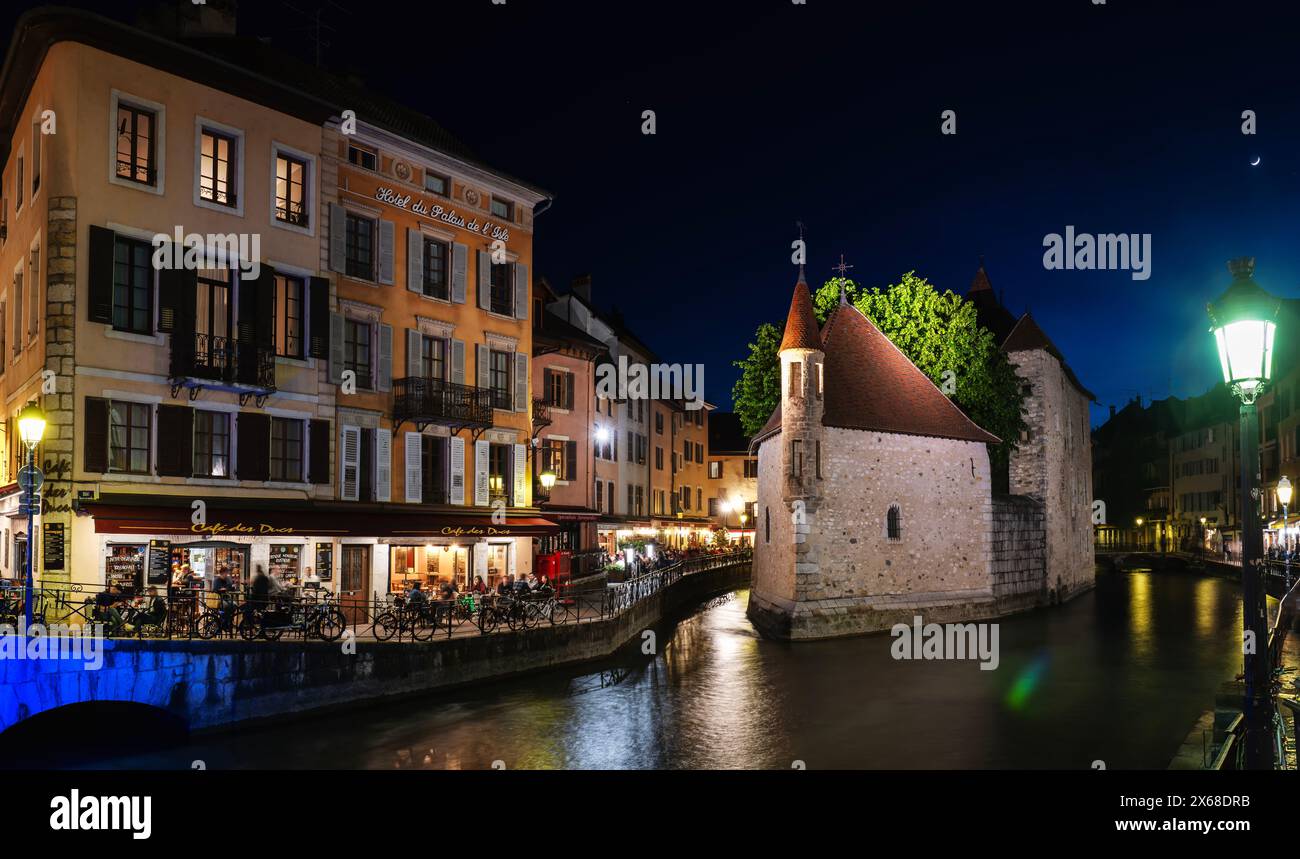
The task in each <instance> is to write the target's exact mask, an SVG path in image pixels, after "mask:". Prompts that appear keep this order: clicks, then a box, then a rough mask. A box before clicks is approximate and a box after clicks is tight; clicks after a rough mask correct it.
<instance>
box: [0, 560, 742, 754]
mask: <svg viewBox="0 0 1300 859" xmlns="http://www.w3.org/2000/svg"><path fill="white" fill-rule="evenodd" d="M750 575H751V571H750V567H749V565H748V564H736V565H734V566H730V567H721V568H718V569H714V570H707V571H704V572H700V573H694V574H692V575H689V576H686V577H685V578H683V579H680V580H679V581H677V582H676V583H674V584H673V585H671V586H670V587H668V588H666V589H665V590H663V591H660V592H659V593H657V594H654V595H652V596H650V597H647V598H645V599H643V600H641V601H640V602H638V603H637V604H636V605H635V606H633V607H632V608H631V609H629V610H628V611H626V612H624V613H623V614H621V615H619V616H618V617H616V618H611V619H609V620H605V621H595V622H591V623H577V624H568V625H561V626H546V627H538V628H535V629H529V630H521V631H518V632H502V633H496V634H493V635H468V636H463V637H457V638H451V639H443V640H437V639H435V640H434V641H431V642H427V643H420V642H376V641H365V640H358V641H357V642H356V651H355V653H351V654H350V653H346V652H344V649H343V646H342V642H335V643H333V644H328V643H324V642H281V643H274V644H272V643H267V642H245V641H238V640H229V641H149V640H144V641H140V640H133V639H122V640H113V641H109V642H105V649H104V654H103V656H104V664H103V666H102V668H101V669H100V670H98V671H85V670H83V669H82V665H81V663H80V662H77V661H73V660H65V661H57V660H44V661H41V662H32V661H27V660H17V659H5V660H0V730H4V729H6V728H9V727H10V726H12V725H14V724H15V723H17V722H18V721H21V720H22V719H26V718H30V717H31V716H34V715H36V714H38V713H41V712H43V711H46V710H52V709H54V708H55V707H60V706H64V705H69V704H76V703H83V702H86V701H130V702H135V703H139V704H147V705H150V706H154V707H159V708H162V709H165V710H167V711H168V712H170V713H172V714H173V715H175V716H177V717H179V718H180V719H182V720H183V721H184V722H185V724H186V725H188V726H189V728H190V729H191V730H207V729H216V728H226V727H230V726H231V725H235V724H240V723H247V722H253V721H260V720H266V719H273V718H277V717H282V716H285V715H288V714H295V713H305V712H309V711H320V710H328V709H338V708H343V707H349V706H355V705H358V704H364V703H370V702H374V701H376V700H380V699H386V698H394V697H399V696H405V695H416V694H422V693H427V692H430V691H434V690H438V689H446V688H449V687H453V686H459V685H464V684H467V683H476V682H482V681H487V680H496V679H502V678H505V677H509V676H512V675H516V674H522V673H526V672H532V671H539V670H544V669H547V668H555V667H559V666H563V665H571V664H575V663H581V662H585V661H589V660H593V659H602V658H605V657H607V656H609V655H611V654H613V653H614V652H615V651H616V650H618V649H619V648H621V647H622V646H624V645H626V644H628V643H629V642H632V641H634V640H639V639H640V636H641V632H642V631H643V630H645V629H647V628H649V627H651V626H653V625H655V624H657V623H659V622H660V621H661V620H662V619H663V618H664V617H665V615H667V614H670V613H672V612H676V611H679V610H681V609H683V608H685V607H689V606H693V605H698V604H699V603H700V602H702V601H704V600H706V599H708V598H709V597H710V596H713V595H715V594H718V593H722V592H726V591H729V590H733V589H735V588H738V587H744V586H745V585H746V584H747V583H748V582H749V579H750Z"/></svg>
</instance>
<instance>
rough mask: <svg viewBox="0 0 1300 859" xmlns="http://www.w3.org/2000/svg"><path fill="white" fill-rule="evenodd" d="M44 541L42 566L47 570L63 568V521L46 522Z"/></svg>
mask: <svg viewBox="0 0 1300 859" xmlns="http://www.w3.org/2000/svg"><path fill="white" fill-rule="evenodd" d="M44 529H45V535H44V541H43V543H42V552H43V554H42V557H41V566H42V567H43V568H44V569H47V570H61V569H63V523H62V522H46V523H45V525H44Z"/></svg>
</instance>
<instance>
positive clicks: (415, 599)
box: [406, 582, 429, 608]
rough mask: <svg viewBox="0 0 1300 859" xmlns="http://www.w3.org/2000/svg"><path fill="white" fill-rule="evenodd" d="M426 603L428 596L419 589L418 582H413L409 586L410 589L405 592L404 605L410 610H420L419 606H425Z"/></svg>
mask: <svg viewBox="0 0 1300 859" xmlns="http://www.w3.org/2000/svg"><path fill="white" fill-rule="evenodd" d="M428 602H429V595H428V594H426V593H425V592H424V591H423V590H422V589H421V588H420V583H419V582H413V583H412V584H411V589H410V590H409V591H407V592H406V604H407V605H409V606H410V607H411V608H420V607H421V606H424V605H427V604H428Z"/></svg>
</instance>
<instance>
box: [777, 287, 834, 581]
mask: <svg viewBox="0 0 1300 859" xmlns="http://www.w3.org/2000/svg"><path fill="white" fill-rule="evenodd" d="M779 354H780V357H781V414H782V420H781V429H782V436H783V443H782V446H781V471H782V473H783V475H784V490H783V492H782V495H781V500H782V501H783V502H784V505H785V509H784V510H783V511H782V515H788V516H789V517H790V524H791V528H792V530H793V538H792V539H793V541H794V553H795V559H794V577H795V590H796V592H799V591H800V590H803V589H806V588H807V586H808V585H809V584H810V583H812V582H815V581H816V579H817V576H818V572H819V568H818V557H817V545H816V542H815V541H812V540H809V539H808V535H809V534H811V533H813V530H812V528H813V525H814V524H815V522H816V518H817V508H818V507H820V506H821V484H822V479H821V467H822V462H821V458H822V412H823V402H822V384H823V367H822V364H823V359H824V358H825V353H823V352H822V343H821V337H820V335H819V334H818V331H817V317H816V315H815V314H814V312H813V305H812V294H811V293H810V292H809V291H808V284H807V283H806V282H805V281H804V276H803V270H802V268H801V269H800V271H799V282H798V283H797V284H796V285H795V288H794V297H793V298H792V299H791V301H790V313H789V316H788V319H787V322H786V326H785V336H784V337H783V338H782V340H781V348H780V350H779Z"/></svg>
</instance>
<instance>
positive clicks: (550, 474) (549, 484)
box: [537, 468, 555, 495]
mask: <svg viewBox="0 0 1300 859" xmlns="http://www.w3.org/2000/svg"><path fill="white" fill-rule="evenodd" d="M537 479H538V480H540V481H541V482H542V489H544V490H546V493H547V494H548V495H549V494H550V492H551V489H552V488H553V487H554V486H555V472H554V471H551V470H550V469H549V468H548V469H546V470H545V471H543V472H542V473H541V474H540V475H539V476H538V478H537Z"/></svg>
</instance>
